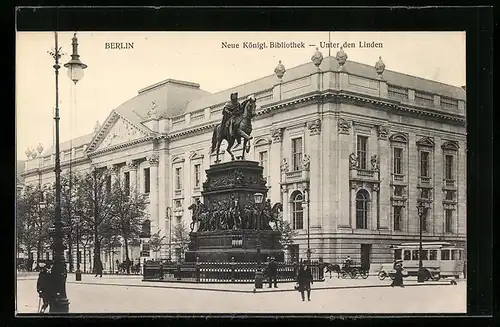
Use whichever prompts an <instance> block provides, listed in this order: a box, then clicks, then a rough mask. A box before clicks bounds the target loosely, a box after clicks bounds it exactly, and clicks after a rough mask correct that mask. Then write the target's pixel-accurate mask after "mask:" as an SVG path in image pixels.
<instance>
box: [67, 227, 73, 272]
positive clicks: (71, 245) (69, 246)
mask: <svg viewBox="0 0 500 327" xmlns="http://www.w3.org/2000/svg"><path fill="white" fill-rule="evenodd" d="M71 234H72V233H71V231H70V233H69V237H68V259H69V272H73V242H72V241H71Z"/></svg>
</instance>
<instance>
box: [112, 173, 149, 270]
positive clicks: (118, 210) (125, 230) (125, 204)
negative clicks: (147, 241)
mask: <svg viewBox="0 0 500 327" xmlns="http://www.w3.org/2000/svg"><path fill="white" fill-rule="evenodd" d="M110 205H111V215H112V217H113V219H112V224H113V228H114V230H116V232H117V233H118V235H120V236H121V237H122V238H123V243H124V246H125V265H126V269H127V274H130V266H131V261H130V256H129V245H130V241H131V240H133V239H136V238H138V237H139V234H140V232H141V227H142V223H143V221H144V220H145V219H146V217H147V213H146V201H145V199H144V194H142V193H139V192H138V191H137V189H135V188H132V187H130V185H126V184H125V182H124V181H121V180H117V181H116V182H115V183H114V185H113V192H112V193H111V197H110Z"/></svg>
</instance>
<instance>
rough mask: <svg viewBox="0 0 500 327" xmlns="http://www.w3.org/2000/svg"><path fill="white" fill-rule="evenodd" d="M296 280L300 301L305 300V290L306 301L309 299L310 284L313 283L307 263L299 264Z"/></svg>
mask: <svg viewBox="0 0 500 327" xmlns="http://www.w3.org/2000/svg"><path fill="white" fill-rule="evenodd" d="M297 282H298V283H299V287H298V288H299V292H300V295H301V297H302V301H304V300H305V296H304V292H307V301H311V284H312V283H313V278H312V274H311V268H310V267H309V265H308V264H307V263H305V264H301V265H300V267H299V274H298V276H297Z"/></svg>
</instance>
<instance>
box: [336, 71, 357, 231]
mask: <svg viewBox="0 0 500 327" xmlns="http://www.w3.org/2000/svg"><path fill="white" fill-rule="evenodd" d="M340 75H346V76H347V74H340ZM351 126H352V124H351V123H350V122H348V121H347V120H345V119H344V118H338V119H337V133H338V144H339V145H338V146H339V148H338V149H337V153H336V155H337V158H336V159H337V166H338V171H337V174H338V181H339V183H338V184H337V201H338V208H339V210H338V215H339V216H338V224H337V228H351V226H352V225H351V222H352V214H351V212H350V211H351V208H356V206H354V207H352V203H351V200H352V199H355V197H356V196H355V195H354V196H353V195H352V194H354V193H353V190H351V191H348V190H349V153H350V152H351V143H352V136H351ZM350 193H351V196H349V194H350Z"/></svg>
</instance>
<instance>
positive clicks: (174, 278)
mask: <svg viewBox="0 0 500 327" xmlns="http://www.w3.org/2000/svg"><path fill="white" fill-rule="evenodd" d="M266 267H267V263H263V264H262V270H263V272H264V278H265V279H267V276H266V272H265V268H266ZM310 267H311V274H312V275H313V280H314V281H324V263H323V262H320V261H311V263H310ZM298 268H299V266H298V264H297V263H292V262H278V276H277V280H278V281H279V282H294V281H296V279H297V272H298ZM256 270H257V263H256V262H159V261H149V262H146V264H145V266H144V276H143V280H144V281H165V282H187V283H253V282H254V281H255V271H256Z"/></svg>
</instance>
